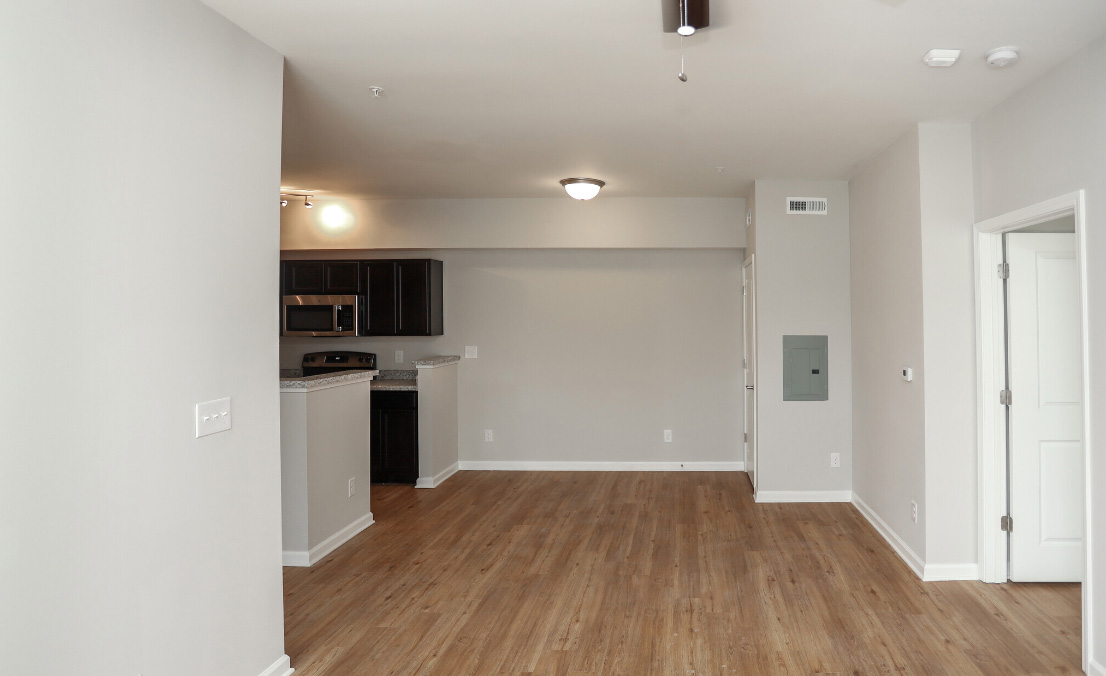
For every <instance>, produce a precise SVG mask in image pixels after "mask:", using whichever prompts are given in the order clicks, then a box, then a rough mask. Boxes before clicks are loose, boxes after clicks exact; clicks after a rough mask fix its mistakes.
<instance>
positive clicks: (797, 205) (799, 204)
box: [787, 197, 829, 216]
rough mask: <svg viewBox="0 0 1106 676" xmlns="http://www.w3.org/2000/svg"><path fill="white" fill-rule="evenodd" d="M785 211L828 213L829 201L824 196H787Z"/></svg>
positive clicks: (814, 213) (820, 214)
mask: <svg viewBox="0 0 1106 676" xmlns="http://www.w3.org/2000/svg"><path fill="white" fill-rule="evenodd" d="M787 213H789V214H813V215H815V216H825V215H826V214H828V213H829V201H828V200H826V198H825V197H788V198H787Z"/></svg>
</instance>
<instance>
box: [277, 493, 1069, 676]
mask: <svg viewBox="0 0 1106 676" xmlns="http://www.w3.org/2000/svg"><path fill="white" fill-rule="evenodd" d="M372 504H373V513H374V515H375V517H376V519H377V523H376V524H375V525H373V526H372V527H370V528H369V529H368V530H366V531H364V532H363V533H361V534H360V535H359V536H357V537H356V538H355V539H353V540H351V541H350V542H349V543H347V544H346V545H344V546H343V547H341V548H340V549H338V550H337V551H336V552H334V553H333V554H331V555H330V556H329V557H327V559H325V560H324V561H322V562H320V563H317V564H316V565H315V566H314V567H312V568H285V569H284V570H285V572H284V589H285V626H286V629H285V631H286V636H287V641H286V648H287V652H288V654H289V655H290V656H291V658H292V666H293V667H295V668H296V674H297V676H324V675H326V676H361V675H365V676H376V675H383V674H441V675H446V674H448V675H450V676H456V675H461V674H473V675H477V676H483V675H485V674H566V675H567V674H604V675H614V674H633V675H635V676H642V675H650V674H664V675H669V674H679V675H689V674H695V675H697V676H702V675H704V674H705V675H708V676H725V675H727V674H732V675H737V674H884V673H896V674H956V675H960V674H1078V673H1081V669H1080V593H1079V585H1056V584H1006V585H987V584H983V583H980V582H928V583H924V584H923V583H922V582H920V581H918V579H917V578H916V576H915V575H914V573H913V572H911V571H910V569H909V568H907V566H906V564H904V563H903V562H902V561H901V560H900V559H899V558H898V557H897V556H896V555H895V553H894V552H893V551H892V550H891V548H890V547H889V546H888V545H887V543H886V542H884V541H883V539H882V538H881V537H880V536H879V535H878V534H877V533H876V532H875V530H874V529H873V528H872V527H871V526H870V525H869V524H868V523H867V521H865V520H864V518H863V517H862V516H861V515H860V514H859V513H858V512H857V511H856V509H855V508H853V507H852V506H851V505H848V504H760V505H758V504H754V503H753V501H752V491H751V489H750V487H749V483H748V480H747V479H746V476H745V475H744V474H742V473H722V472H719V473H692V472H679V473H677V472H672V473H659V472H641V473H636V472H635V473H599V472H595V473H588V472H564V473H562V472H545V473H530V472H460V473H458V474H457V475H456V476H454V477H453V478H451V479H450V480H449V481H447V482H446V483H445V484H443V485H442V486H440V487H438V488H435V489H433V490H416V489H414V488H411V487H406V486H373V487H372Z"/></svg>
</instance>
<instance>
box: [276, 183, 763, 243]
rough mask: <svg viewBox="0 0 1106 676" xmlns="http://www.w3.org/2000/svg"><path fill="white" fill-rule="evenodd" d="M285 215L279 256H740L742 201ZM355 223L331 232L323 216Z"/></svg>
mask: <svg viewBox="0 0 1106 676" xmlns="http://www.w3.org/2000/svg"><path fill="white" fill-rule="evenodd" d="M314 202H315V204H316V206H315V208H314V209H305V208H304V207H303V202H302V200H295V199H292V200H291V201H290V203H289V205H288V206H287V207H285V208H284V209H282V210H281V226H282V227H281V240H280V241H281V249H285V250H292V249H301V250H302V249H435V248H437V249H563V248H583V249H620V248H621V249H715V248H729V249H736V248H740V247H743V246H745V228H744V223H745V200H744V199H741V198H673V197H652V198H644V197H615V198H611V197H604V196H603V195H600V196H599V197H596V198H595V199H593V200H590V201H588V202H580V201H577V200H573V199H570V198H568V197H567V196H566V197H556V198H529V199H439V200H333V199H327V198H319V199H316V200H315V201H314ZM329 204H338V205H340V206H342V207H343V208H344V209H346V210H347V211H348V213H350V214H351V215H352V217H353V219H352V221H351V222H350V224H349V225H347V226H346V227H344V228H340V229H337V230H331V229H328V228H327V227H325V226H324V225H323V224H322V221H321V219H322V214H323V209H324V208H325V207H326V206H328V205H329Z"/></svg>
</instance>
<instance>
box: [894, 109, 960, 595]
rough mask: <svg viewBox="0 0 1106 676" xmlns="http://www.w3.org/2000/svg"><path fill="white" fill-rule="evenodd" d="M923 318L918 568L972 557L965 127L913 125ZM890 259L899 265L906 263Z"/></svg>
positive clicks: (934, 571)
mask: <svg viewBox="0 0 1106 676" xmlns="http://www.w3.org/2000/svg"><path fill="white" fill-rule="evenodd" d="M917 137H918V162H919V170H920V176H919V181H920V187H921V211H920V213H921V221H920V226H921V244H922V246H921V259H922V288H923V292H922V311H923V324H924V326H925V338H924V343H925V379H924V381H923V382H924V389H925V456H926V468H925V490H926V500H925V529H926V548H925V560H926V566H927V576H933V575H938V576H939V575H940V573H939V572H937V570H938V569H939V567H940V566H965V565H966V566H967V567H966V568H962V569H961V570H960V572H951V574H952V575H953V576H964V577H972V576H974V574H973V573H972V572H971V570H972V568H973V567H974V564H975V563H977V559H978V558H979V550H978V535H977V532H976V531H977V530H978V528H977V523H976V522H977V520H978V518H977V516H976V515H977V513H978V508H979V504H978V491H977V477H976V466H977V461H976V443H977V439H976V400H975V380H976V365H975V273H974V270H975V267H974V266H975V253H974V251H975V250H974V244H973V236H972V231H973V227H974V224H975V220H974V212H975V210H974V191H973V186H972V180H973V178H972V177H973V170H972V137H971V126H970V125H968V124H921V125H918V134H917ZM903 254H904V255H897V256H895V258H896V259H899V260H902V259H903V258H905V257H907V256H909V254H908V253H906V252H903Z"/></svg>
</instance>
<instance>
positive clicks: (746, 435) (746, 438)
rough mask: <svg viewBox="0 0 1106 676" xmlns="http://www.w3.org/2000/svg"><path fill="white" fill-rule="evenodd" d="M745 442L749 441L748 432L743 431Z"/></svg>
mask: <svg viewBox="0 0 1106 676" xmlns="http://www.w3.org/2000/svg"><path fill="white" fill-rule="evenodd" d="M745 443H749V433H748V432H746V433H745Z"/></svg>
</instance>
